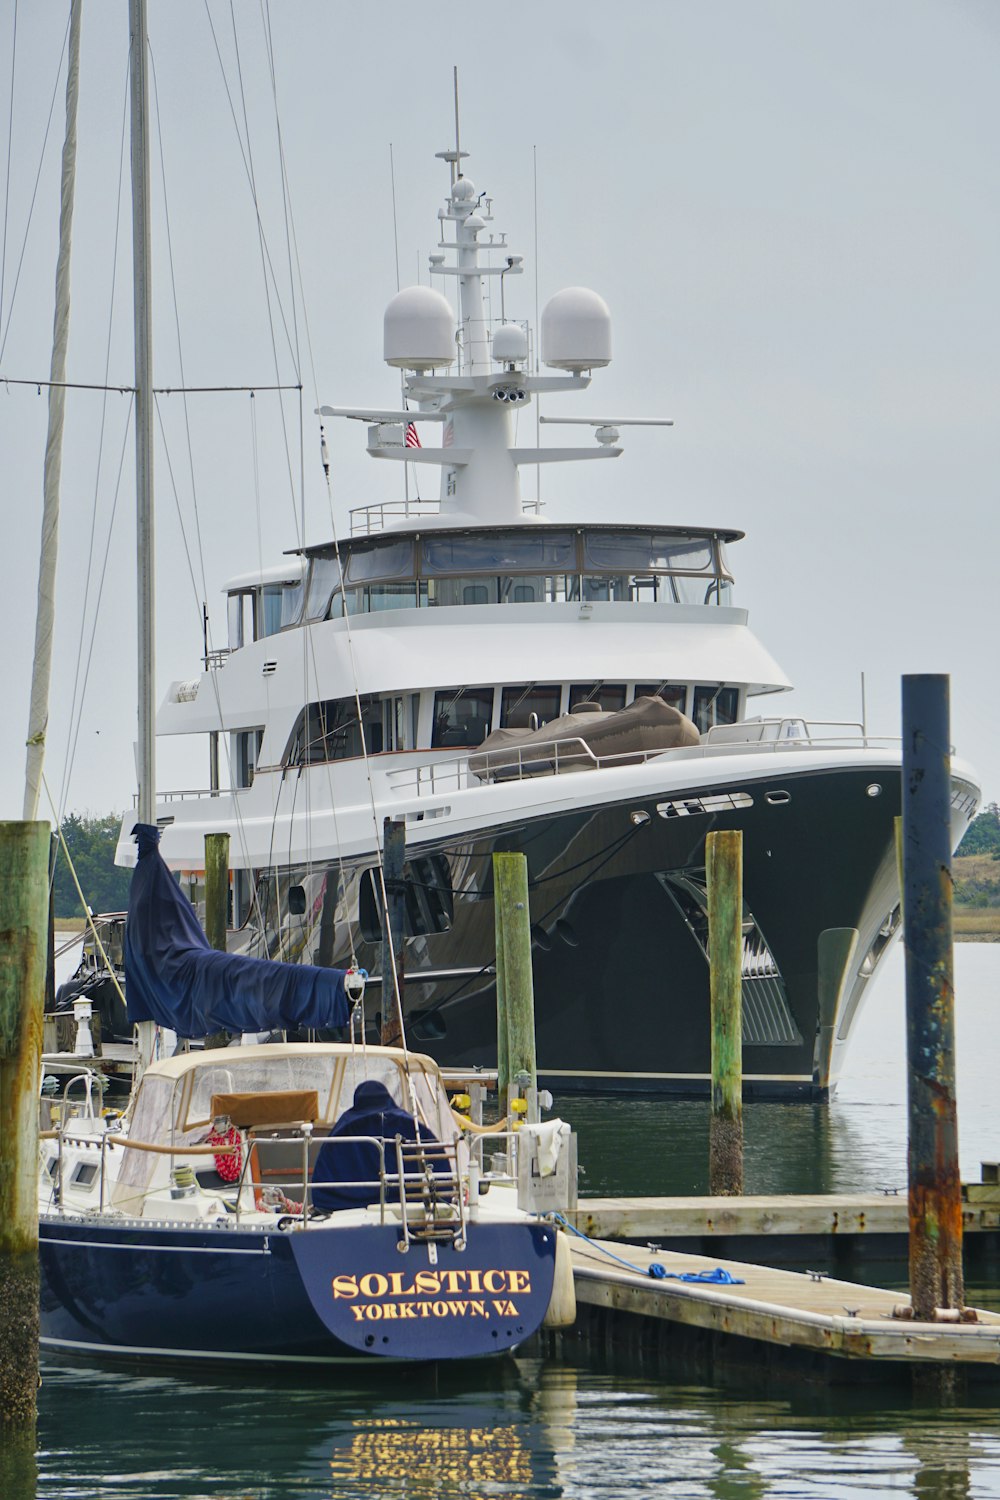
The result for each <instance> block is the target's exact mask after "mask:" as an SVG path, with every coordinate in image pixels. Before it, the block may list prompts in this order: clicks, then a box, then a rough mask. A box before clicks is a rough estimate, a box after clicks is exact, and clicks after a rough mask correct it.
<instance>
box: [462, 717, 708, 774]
mask: <svg viewBox="0 0 1000 1500" xmlns="http://www.w3.org/2000/svg"><path fill="white" fill-rule="evenodd" d="M574 740H582V741H583V745H585V746H586V747H587V749H584V748H583V745H579V744H573V743H572V741H574ZM700 740H701V737H700V735H699V734H698V731H697V729H696V728H695V726H694V724H693V723H692V722H691V720H690V719H689V718H688V717H687V715H686V714H682V713H681V711H680V709H677V708H673V707H672V706H671V705H670V704H669V703H665V702H664V701H663V699H662V698H636V699H635V701H634V702H632V703H630V704H629V705H628V707H627V708H622V709H619V711H618V712H617V713H603V712H595V713H592V714H590V713H573V714H561V715H560V717H559V718H558V719H552V720H550V722H549V723H548V724H545V725H544V726H543V727H542V728H541V729H496V730H494V732H493V733H492V734H490V735H487V737H486V739H485V740H484V741H483V743H482V745H481V746H480V749H479V751H478V752H477V754H475V755H471V756H470V757H469V769H470V771H472V772H473V774H474V775H476V776H479V777H480V778H481V779H484V780H485V779H486V778H488V777H490V776H493V777H495V778H496V779H497V780H498V781H499V780H503V779H505V778H506V777H510V776H517V775H518V774H523V775H525V776H545V775H550V774H551V773H552V772H553V771H554V770H555V769H556V753H555V746H556V745H558V747H559V770H560V771H563V770H574V771H584V770H587V769H588V768H590V767H592V766H593V764H594V761H593V760H592V759H591V756H593V757H594V758H595V759H597V760H602V759H603V758H604V757H606V756H614V757H615V759H614V761H613V762H612V764H613V765H619V766H624V765H631V764H634V763H635V762H636V761H639V760H641V759H642V757H643V755H647V754H649V753H651V752H653V753H655V752H656V751H658V750H678V749H681V748H683V747H684V746H688V745H697V744H699V743H700ZM587 750H589V751H590V754H589V755H588V754H587ZM518 752H520V761H519V760H518ZM519 765H520V768H521V769H520V773H519V769H518V767H519Z"/></svg>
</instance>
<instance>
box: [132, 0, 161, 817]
mask: <svg viewBox="0 0 1000 1500" xmlns="http://www.w3.org/2000/svg"><path fill="white" fill-rule="evenodd" d="M129 33H130V38H131V95H132V120H131V124H132V132H131V134H132V303H133V312H134V319H135V499H136V551H137V557H136V562H137V568H136V572H137V577H138V585H139V593H138V630H137V641H138V649H139V736H138V766H137V769H138V776H139V802H138V815H139V822H140V823H155V821H156V739H155V726H154V710H155V704H154V695H155V687H156V671H155V668H156V656H155V637H154V621H155V604H156V597H155V586H154V578H153V392H152V369H153V330H152V318H151V315H150V300H149V299H150V285H151V278H152V262H151V256H150V229H149V220H150V214H149V131H148V124H149V96H148V67H147V58H148V50H149V49H148V44H147V35H146V0H129Z"/></svg>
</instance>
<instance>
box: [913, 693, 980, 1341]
mask: <svg viewBox="0 0 1000 1500" xmlns="http://www.w3.org/2000/svg"><path fill="white" fill-rule="evenodd" d="M948 698H949V685H948V678H947V676H941V675H920V676H909V677H904V678H903V937H904V942H905V945H906V1055H907V1077H908V1102H909V1150H908V1177H909V1212H910V1296H911V1299H912V1302H913V1313H914V1316H915V1317H916V1318H925V1319H926V1318H933V1316H934V1309H935V1308H936V1307H950V1308H961V1307H962V1306H963V1304H964V1295H965V1288H964V1283H963V1276H962V1190H961V1178H960V1175H959V1164H958V1115H957V1110H956V1105H955V989H954V981H953V971H952V914H951V906H952V879H951V751H950V737H949V702H948Z"/></svg>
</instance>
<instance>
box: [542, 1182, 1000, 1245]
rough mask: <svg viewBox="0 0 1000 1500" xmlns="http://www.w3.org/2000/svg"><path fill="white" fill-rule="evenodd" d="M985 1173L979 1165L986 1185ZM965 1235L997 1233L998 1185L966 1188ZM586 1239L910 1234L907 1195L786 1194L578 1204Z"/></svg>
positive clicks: (571, 1216) (575, 1214) (578, 1224)
mask: <svg viewBox="0 0 1000 1500" xmlns="http://www.w3.org/2000/svg"><path fill="white" fill-rule="evenodd" d="M987 1165H989V1166H992V1163H990V1164H986V1163H984V1169H983V1170H984V1178H985V1174H986V1168H987ZM962 1196H963V1199H964V1202H963V1205H962V1226H963V1230H964V1232H965V1233H966V1234H981V1233H983V1232H984V1231H989V1230H993V1231H994V1232H997V1231H998V1230H1000V1185H996V1184H995V1183H991V1182H989V1181H984V1182H983V1183H970V1184H968V1185H967V1186H965V1187H963V1190H962ZM566 1217H567V1219H568V1220H569V1222H570V1223H571V1224H572V1225H573V1226H574V1228H576V1229H580V1230H582V1231H583V1233H584V1234H587V1235H589V1236H590V1237H591V1239H605V1240H634V1241H636V1242H637V1243H640V1244H645V1243H647V1242H648V1241H649V1240H653V1239H668V1240H685V1241H693V1240H697V1241H699V1242H700V1243H701V1244H704V1242H705V1241H707V1240H730V1239H736V1240H748V1241H749V1240H754V1241H758V1240H760V1239H762V1238H766V1239H770V1240H773V1239H775V1238H778V1237H780V1236H786V1235H788V1236H792V1237H795V1238H799V1239H809V1238H816V1239H831V1238H833V1237H838V1238H845V1237H848V1236H852V1235H864V1236H866V1237H868V1238H872V1237H873V1236H875V1235H898V1236H901V1237H902V1238H903V1239H905V1237H906V1235H907V1234H908V1233H909V1220H908V1216H907V1198H906V1193H905V1191H904V1192H901V1193H898V1194H896V1193H889V1194H886V1193H790V1194H782V1195H780V1196H765V1195H752V1194H747V1195H745V1196H742V1197H725V1198H723V1197H719V1198H711V1197H701V1198H693V1197H692V1198H581V1199H580V1200H579V1203H578V1206H577V1208H576V1209H575V1210H573V1211H572V1212H570V1213H567V1215H566ZM901 1253H902V1254H904V1255H905V1253H906V1247H905V1244H904V1245H902V1248H901Z"/></svg>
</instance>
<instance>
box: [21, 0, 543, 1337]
mask: <svg viewBox="0 0 1000 1500" xmlns="http://www.w3.org/2000/svg"><path fill="white" fill-rule="evenodd" d="M130 18H131V93H132V164H133V228H134V298H135V334H136V340H135V343H136V455H137V459H136V462H137V486H136V488H137V510H138V538H139V548H138V553H139V566H138V576H139V600H140V607H139V616H140V651H139V657H140V666H139V801H138V817H137V821H136V823H135V825H134V829H133V834H134V837H135V839H136V841H137V844H138V867H137V870H136V873H135V875H134V877H133V882H132V890H131V893H130V901H129V913H128V921H127V925H126V933H125V965H124V966H125V976H126V989H127V999H128V1005H129V1014H130V1018H131V1019H132V1020H133V1021H134V1022H137V1024H138V1029H139V1031H140V1032H141V1033H143V1034H144V1038H143V1039H144V1042H145V1045H144V1047H143V1048H142V1049H141V1051H142V1057H141V1065H140V1067H139V1070H138V1073H139V1076H138V1081H137V1084H136V1087H135V1089H134V1092H133V1096H132V1099H131V1100H130V1103H129V1106H128V1108H127V1110H126V1111H125V1113H124V1114H123V1115H122V1116H120V1117H118V1116H115V1115H114V1114H113V1113H105V1112H103V1111H101V1110H100V1109H99V1107H98V1101H97V1099H96V1097H95V1096H94V1095H93V1094H92V1092H91V1090H90V1089H89V1086H88V1087H86V1088H85V1091H84V1094H83V1097H82V1098H81V1099H77V1097H76V1094H75V1093H74V1091H73V1081H72V1080H71V1081H70V1083H69V1084H67V1086H66V1089H65V1090H64V1094H63V1099H62V1101H61V1104H60V1106H59V1109H58V1118H57V1119H56V1118H55V1117H54V1116H53V1113H52V1109H51V1104H50V1103H46V1106H45V1108H46V1110H47V1112H48V1120H47V1121H46V1122H45V1123H48V1124H49V1126H50V1128H49V1129H47V1130H44V1131H43V1133H42V1159H41V1162H40V1189H39V1259H40V1271H41V1342H42V1346H43V1347H44V1348H46V1349H47V1350H50V1351H54V1352H58V1353H72V1354H81V1353H84V1354H87V1355H94V1354H98V1355H108V1356H115V1357H117V1358H129V1359H136V1360H141V1361H143V1362H150V1361H153V1362H164V1361H178V1360H179V1361H185V1362H190V1361H200V1362H223V1363H234V1362H235V1363H239V1364H244V1365H245V1364H247V1363H256V1364H268V1365H283V1364H305V1365H312V1366H323V1367H325V1366H330V1365H336V1364H339V1363H342V1362H348V1363H351V1362H354V1361H357V1360H358V1359H359V1358H372V1357H374V1358H377V1359H380V1360H383V1361H385V1360H389V1361H400V1360H420V1361H429V1360H432V1361H433V1360H453V1359H469V1358H476V1357H483V1356H495V1355H497V1354H502V1353H504V1352H505V1351H508V1350H510V1349H512V1348H515V1347H516V1346H517V1345H519V1344H520V1343H522V1342H523V1341H524V1340H525V1339H527V1338H529V1337H531V1335H532V1334H533V1333H535V1332H536V1330H537V1329H538V1328H539V1327H540V1326H541V1324H542V1322H543V1320H544V1319H545V1318H546V1316H547V1315H550V1304H551V1303H552V1299H553V1288H554V1286H555V1282H556V1270H557V1264H559V1265H561V1266H562V1267H563V1271H564V1273H565V1265H566V1262H565V1250H564V1249H563V1248H561V1247H562V1242H561V1240H560V1238H559V1234H558V1231H557V1229H556V1226H555V1224H554V1222H552V1221H551V1219H549V1218H546V1217H544V1216H543V1215H541V1214H540V1213H537V1212H534V1211H533V1209H532V1208H531V1206H530V1205H528V1206H522V1203H521V1199H522V1194H521V1193H520V1191H519V1188H518V1186H517V1184H516V1182H515V1180H514V1177H513V1176H512V1174H511V1172H510V1170H509V1168H510V1165H511V1163H512V1161H513V1160H514V1158H515V1156H516V1154H517V1153H518V1150H520V1155H521V1158H522V1160H527V1156H528V1154H529V1151H530V1148H531V1143H532V1142H535V1143H536V1146H537V1148H538V1149H539V1150H540V1149H541V1144H542V1142H543V1141H544V1154H545V1162H546V1164H547V1170H546V1172H544V1173H543V1174H542V1175H547V1176H549V1177H556V1176H558V1175H559V1174H558V1173H557V1172H556V1162H557V1160H558V1159H559V1158H560V1157H561V1158H562V1163H563V1171H562V1178H563V1180H565V1181H568V1177H567V1173H566V1167H567V1164H568V1159H569V1156H568V1153H569V1150H570V1147H569V1142H568V1139H567V1136H568V1132H567V1131H566V1130H565V1129H564V1128H561V1127H560V1125H559V1122H554V1121H553V1122H549V1124H548V1125H547V1126H539V1127H535V1128H534V1129H535V1133H534V1134H532V1130H533V1127H531V1126H525V1127H522V1130H521V1131H520V1132H519V1133H518V1139H517V1140H514V1139H513V1138H512V1137H511V1135H510V1134H508V1133H507V1131H506V1127H505V1125H501V1126H499V1127H498V1132H497V1138H496V1140H494V1141H493V1146H494V1150H495V1154H496V1158H502V1160H498V1161H497V1163H496V1164H497V1170H495V1171H494V1170H484V1145H485V1142H486V1141H487V1140H489V1139H490V1136H489V1135H488V1134H483V1135H480V1136H479V1137H478V1138H476V1139H474V1140H470V1139H469V1138H468V1136H467V1134H466V1133H465V1132H464V1131H463V1129H462V1125H461V1123H460V1122H459V1121H458V1120H457V1119H456V1117H455V1115H454V1114H453V1112H452V1109H451V1105H450V1102H449V1098H448V1094H447V1091H446V1088H445V1084H444V1080H443V1079H442V1076H441V1073H440V1070H439V1068H438V1066H437V1064H436V1063H435V1062H434V1061H433V1060H432V1059H430V1058H429V1057H426V1056H423V1055H421V1054H418V1053H414V1052H412V1051H410V1050H409V1048H408V1047H407V1046H406V1044H405V1039H404V1041H403V1044H402V1045H401V1046H397V1047H373V1046H370V1045H368V1044H367V1041H366V1039H365V1037H364V1033H363V1030H361V1031H360V1032H359V1030H358V1028H357V1027H355V1026H351V1020H352V1016H353V1017H354V1018H355V1020H356V1019H357V1018H358V1015H359V1013H360V1012H359V1008H360V1005H361V1002H362V999H363V976H362V975H361V974H360V973H359V972H358V971H357V970H352V971H349V972H348V971H345V970H343V969H332V968H329V967H322V968H312V967H310V966H303V965H290V964H280V963H271V962H270V961H268V960H264V959H259V958H254V957H245V956H241V955H229V954H225V953H220V952H216V951H214V950H213V949H211V948H210V947H209V944H208V942H207V940H206V938H205V936H204V934H203V933H202V931H201V929H200V927H199V925H198V922H197V919H196V917H195V914H194V912H193V910H192V908H191V905H190V903H189V902H188V901H187V900H186V898H185V897H184V896H183V895H182V893H181V892H180V891H179V889H178V887H177V885H176V884H175V882H174V880H173V878H172V876H171V873H170V871H169V870H168V868H167V866H166V864H165V863H164V861H163V859H162V857H161V855H160V853H159V849H158V843H159V838H160V830H159V828H158V827H157V823H156V819H155V816H154V808H155V758H154V744H155V740H154V729H153V677H154V673H153V629H152V626H153V577H154V572H153V564H152V559H153V549H152V429H151V364H152V356H151V337H150V315H149V295H148V294H149V285H150V274H149V273H150V261H149V193H148V181H149V169H148V150H147V145H146V141H147V128H146V127H147V121H146V99H147V77H146V68H147V40H146V14H145V0H130ZM220 1026H223V1027H228V1028H231V1029H233V1030H235V1031H239V1032H247V1031H252V1030H259V1029H263V1030H271V1029H279V1030H283V1029H286V1028H294V1027H304V1028H306V1029H310V1030H316V1029H319V1030H324V1029H329V1028H341V1029H344V1028H348V1027H349V1028H350V1040H348V1041H342V1042H334V1043H319V1044H317V1043H305V1042H303V1043H294V1042H293V1043H287V1042H278V1043H273V1044H269V1045H259V1046H246V1047H242V1046H237V1047H229V1048H222V1049H207V1050H205V1049H203V1050H191V1051H185V1050H180V1051H178V1053H177V1054H176V1055H174V1056H172V1057H156V1056H154V1055H153V1054H154V1050H155V1049H154V1048H152V1047H151V1046H150V1045H149V1042H150V1036H151V1034H152V1033H154V1032H155V1031H156V1029H157V1028H158V1027H159V1028H161V1029H162V1028H165V1027H169V1028H170V1029H171V1030H172V1031H174V1032H175V1033H177V1034H178V1035H179V1036H180V1037H181V1038H192V1037H204V1036H205V1034H206V1033H208V1032H212V1031H215V1030H217V1029H218V1028H219V1027H220ZM85 1082H86V1080H85ZM564 1153H565V1154H564ZM490 1165H491V1167H492V1166H493V1165H494V1162H493V1161H491V1164H490ZM559 1315H560V1316H565V1312H562V1313H560V1314H559Z"/></svg>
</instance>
